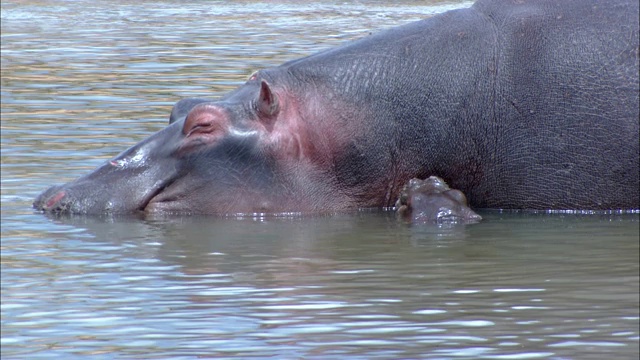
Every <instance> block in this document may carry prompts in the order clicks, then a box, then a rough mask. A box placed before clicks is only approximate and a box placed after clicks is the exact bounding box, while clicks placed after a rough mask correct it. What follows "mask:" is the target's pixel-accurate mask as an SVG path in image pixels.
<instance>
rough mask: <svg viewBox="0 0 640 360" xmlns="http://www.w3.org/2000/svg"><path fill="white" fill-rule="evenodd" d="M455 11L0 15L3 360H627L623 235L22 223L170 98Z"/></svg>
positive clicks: (391, 221) (633, 237) (184, 5)
mask: <svg viewBox="0 0 640 360" xmlns="http://www.w3.org/2000/svg"><path fill="white" fill-rule="evenodd" d="M465 5H467V3H460V2H452V3H449V2H424V1H401V2H394V3H393V5H389V4H385V2H378V1H359V2H329V1H327V2H320V3H319V2H310V3H305V4H299V3H297V2H288V1H275V2H274V1H270V2H257V1H234V2H217V1H190V2H181V1H135V2H134V1H124V0H120V1H109V2H104V1H84V0H79V1H63V0H61V1H45V0H41V1H3V2H2V5H1V7H2V13H1V27H2V28H1V30H2V74H1V75H2V77H1V82H2V144H1V145H2V155H1V156H2V194H1V202H2V208H1V215H2V229H1V234H2V246H1V250H2V253H1V255H2V259H1V260H2V263H1V267H2V277H1V296H2V304H1V313H2V340H1V343H0V345H1V351H2V358H3V359H4V358H7V359H26V358H28V359H36V358H52V359H58V358H65V359H73V358H140V359H149V358H195V357H213V358H241V359H251V358H267V357H272V358H278V359H298V358H305V359H345V358H351V359H398V358H402V359H412V358H433V359H448V358H469V359H478V358H491V359H532V358H541V359H605V358H606V359H618V358H619V359H629V358H637V357H638V353H639V348H638V344H639V334H640V330H639V325H638V324H639V311H638V306H639V299H638V297H639V296H638V291H639V286H638V281H639V265H638V264H639V243H638V238H639V230H638V226H639V223H640V221H639V216H638V215H637V214H631V215H572V214H555V215H547V214H503V213H499V212H482V213H481V214H482V215H483V216H484V218H485V220H484V221H483V222H482V223H480V224H476V225H472V226H467V227H465V226H453V227H434V226H408V225H406V224H402V223H399V222H397V221H396V219H395V218H394V216H393V214H390V213H385V212H376V211H362V212H357V213H354V214H346V215H339V216H322V217H303V218H300V217H290V218H287V217H282V218H265V217H256V218H251V217H248V218H210V217H169V218H163V217H156V218H136V217H102V218H100V217H98V218H96V217H93V218H92V217H65V218H49V217H46V216H44V215H42V214H38V213H35V212H34V211H33V210H32V209H31V202H32V201H33V198H34V197H35V196H36V195H37V194H38V193H39V192H40V191H42V190H44V189H45V188H46V187H48V186H49V185H52V184H54V183H61V182H65V181H69V180H71V179H74V178H77V177H78V176H80V175H82V174H85V173H87V172H88V171H90V170H91V169H93V168H94V167H96V166H98V165H99V164H101V163H102V162H103V161H104V160H105V159H108V158H110V157H112V156H114V155H115V154H117V153H119V152H120V151H122V150H124V149H125V148H127V147H128V146H131V145H132V144H134V143H136V142H137V141H139V140H141V139H143V138H144V137H146V136H147V135H149V134H150V133H152V132H154V131H157V130H159V129H161V128H162V127H164V126H165V125H166V123H167V121H168V115H169V112H170V110H171V106H172V105H173V104H174V103H175V102H176V101H177V100H179V99H180V98H183V97H188V96H201V97H203V96H204V97H215V96H218V95H221V94H223V93H225V92H227V91H229V90H231V89H233V88H234V87H235V86H238V85H239V84H241V83H243V82H244V81H245V80H246V78H247V77H248V76H249V75H250V74H251V73H253V72H254V71H256V70H258V69H260V68H264V67H268V66H274V65H277V64H280V63H282V62H284V61H287V60H291V59H294V58H298V57H301V56H304V55H308V54H312V53H314V52H316V51H319V50H322V49H325V48H328V47H330V46H334V45H337V44H340V43H343V42H345V41H348V40H350V39H356V38H359V37H362V36H366V35H368V34H369V33H370V32H372V31H377V30H379V29H382V28H386V27H390V26H394V25H398V24H404V23H407V22H410V21H413V20H417V19H421V18H423V17H425V16H428V15H430V14H433V13H437V12H441V11H444V10H447V9H450V8H454V7H460V6H465Z"/></svg>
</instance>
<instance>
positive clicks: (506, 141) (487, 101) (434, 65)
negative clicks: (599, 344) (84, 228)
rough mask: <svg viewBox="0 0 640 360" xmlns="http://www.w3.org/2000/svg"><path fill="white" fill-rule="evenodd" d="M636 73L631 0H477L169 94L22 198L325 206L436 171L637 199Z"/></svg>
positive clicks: (479, 197)
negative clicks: (137, 138) (160, 109)
mask: <svg viewBox="0 0 640 360" xmlns="http://www.w3.org/2000/svg"><path fill="white" fill-rule="evenodd" d="M638 82H639V81H638V1H637V0H611V1H607V2H602V1H599V0H566V1H557V0H539V1H538V0H531V1H513V2H507V1H498V0H479V1H478V2H477V3H475V4H474V5H473V6H472V7H470V8H467V9H460V10H454V11H449V12H446V13H443V14H440V15H437V16H433V17H431V18H429V19H426V20H423V21H418V22H414V23H411V24H407V25H404V26H400V27H396V28H393V29H390V30H386V31H383V32H380V33H378V34H375V35H372V36H368V37H365V38H363V39H360V40H357V41H354V42H351V43H348V44H346V45H343V46H340V47H337V48H334V49H330V50H327V51H323V52H320V53H318V54H315V55H312V56H308V57H305V58H302V59H299V60H294V61H290V62H287V63H284V64H282V65H280V66H278V67H275V68H270V69H265V70H262V71H259V72H257V73H255V74H254V75H252V76H251V77H250V78H249V79H248V81H247V82H246V83H245V84H244V85H242V86H240V87H239V88H237V89H236V90H234V91H232V92H231V93H229V94H227V95H225V96H223V97H221V98H219V99H216V100H210V99H184V100H181V101H179V102H178V103H177V104H176V105H175V106H174V108H173V111H172V112H171V116H170V124H169V125H168V126H167V127H166V128H164V129H163V130H161V131H159V132H157V133H155V134H153V135H151V136H150V137H148V138H147V139H145V140H143V141H141V142H140V143H138V144H136V145H135V146H133V147H131V148H130V149H128V150H126V151H124V152H123V153H121V154H120V155H118V156H116V157H115V158H113V159H111V160H109V161H107V162H106V163H105V164H103V165H102V166H100V167H99V168H97V169H96V170H95V171H93V172H92V173H90V174H88V175H86V176H84V177H81V178H79V179H77V180H75V181H73V182H70V183H68V184H64V185H61V186H55V187H52V188H50V189H49V190H46V191H45V192H44V193H42V194H41V195H40V196H38V198H37V199H36V200H35V203H34V207H35V208H36V209H38V210H43V211H45V212H60V213H83V214H100V213H131V212H137V211H145V212H167V213H202V214H224V213H255V212H260V213H278V212H305V213H318V212H334V211H343V210H350V209H356V208H362V207H389V206H392V205H393V202H394V200H395V199H397V197H398V195H399V194H400V191H401V189H402V187H403V185H404V184H405V183H407V181H409V180H410V179H412V178H416V177H417V178H427V177H428V176H431V175H437V176H439V177H441V178H442V179H444V180H446V181H447V183H449V184H450V185H451V186H452V187H453V188H455V189H460V190H461V191H463V192H464V193H465V194H467V197H468V199H469V203H470V204H471V205H472V206H473V207H476V208H502V209H590V210H598V209H638V208H639V207H640V206H639V202H640V200H639V198H640V192H639V188H640V182H639V175H638V174H639V172H640V171H639V160H638V159H639V151H638V148H639V143H640V141H639V136H638V134H639V122H638V117H639V113H638V100H639V99H638V93H639V88H638Z"/></svg>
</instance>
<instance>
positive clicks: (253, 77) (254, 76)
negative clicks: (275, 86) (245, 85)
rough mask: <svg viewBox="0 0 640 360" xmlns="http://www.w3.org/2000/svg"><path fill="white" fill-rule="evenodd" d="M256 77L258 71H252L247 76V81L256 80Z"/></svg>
mask: <svg viewBox="0 0 640 360" xmlns="http://www.w3.org/2000/svg"><path fill="white" fill-rule="evenodd" d="M257 78H258V72H257V71H254V72H253V74H251V76H249V80H247V81H253V80H256V79H257Z"/></svg>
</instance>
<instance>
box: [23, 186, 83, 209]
mask: <svg viewBox="0 0 640 360" xmlns="http://www.w3.org/2000/svg"><path fill="white" fill-rule="evenodd" d="M74 204H76V201H75V200H74V198H73V197H72V196H71V195H70V194H69V192H68V191H67V190H65V189H64V188H63V187H62V186H52V187H50V188H49V189H48V190H46V191H45V192H43V193H42V194H40V195H39V196H38V197H37V198H36V199H35V201H34V202H33V207H34V208H35V209H36V210H40V211H44V212H48V213H69V212H72V211H74V210H78V209H75V208H76V206H74Z"/></svg>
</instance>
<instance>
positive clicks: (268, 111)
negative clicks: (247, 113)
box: [257, 80, 280, 123]
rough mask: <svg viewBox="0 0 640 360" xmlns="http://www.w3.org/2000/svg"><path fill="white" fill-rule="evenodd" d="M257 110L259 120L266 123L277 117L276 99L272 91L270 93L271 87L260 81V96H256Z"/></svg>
mask: <svg viewBox="0 0 640 360" xmlns="http://www.w3.org/2000/svg"><path fill="white" fill-rule="evenodd" d="M257 110H258V113H259V115H260V120H262V121H263V122H264V121H266V122H268V123H271V121H272V120H274V119H275V117H276V116H277V115H278V111H280V105H279V104H278V97H277V96H276V94H275V93H274V92H273V91H271V87H270V86H269V84H268V83H267V82H266V81H264V80H262V81H260V94H259V95H258V102H257Z"/></svg>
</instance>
